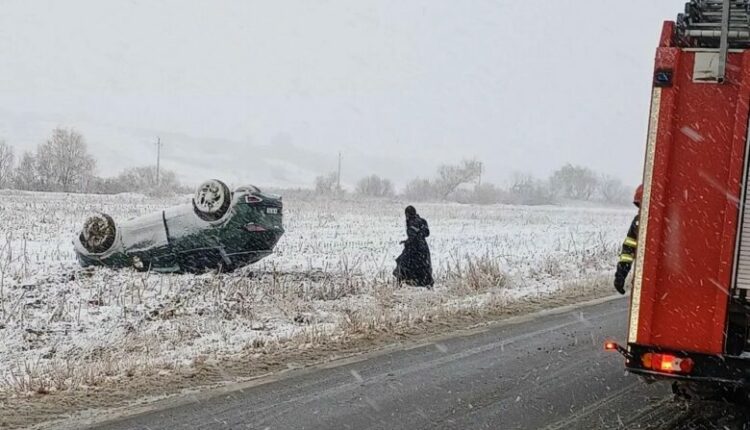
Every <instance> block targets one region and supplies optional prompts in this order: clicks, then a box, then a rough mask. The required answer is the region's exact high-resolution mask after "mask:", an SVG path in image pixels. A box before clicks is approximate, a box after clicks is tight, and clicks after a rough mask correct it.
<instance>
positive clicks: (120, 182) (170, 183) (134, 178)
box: [103, 166, 183, 196]
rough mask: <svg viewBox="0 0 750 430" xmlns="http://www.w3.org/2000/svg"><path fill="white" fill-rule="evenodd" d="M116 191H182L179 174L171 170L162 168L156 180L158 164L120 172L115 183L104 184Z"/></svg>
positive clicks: (159, 194) (170, 192)
mask: <svg viewBox="0 0 750 430" xmlns="http://www.w3.org/2000/svg"><path fill="white" fill-rule="evenodd" d="M103 185H106V186H109V187H111V188H112V189H113V190H114V191H115V192H136V193H143V194H147V195H157V196H161V195H169V194H175V193H177V192H181V191H183V190H182V186H181V185H180V182H179V181H178V180H177V175H176V174H175V173H174V172H173V171H171V170H165V169H163V168H162V169H160V170H159V180H158V182H157V180H156V166H144V167H134V168H131V169H127V170H125V171H124V172H122V173H120V174H119V175H118V176H117V178H116V179H115V181H114V183H109V184H107V183H106V182H105V183H104V184H103Z"/></svg>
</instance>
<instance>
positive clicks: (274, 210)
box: [266, 208, 279, 215]
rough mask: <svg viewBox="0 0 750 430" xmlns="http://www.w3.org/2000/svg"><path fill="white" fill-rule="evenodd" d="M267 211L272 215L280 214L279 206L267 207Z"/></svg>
mask: <svg viewBox="0 0 750 430" xmlns="http://www.w3.org/2000/svg"><path fill="white" fill-rule="evenodd" d="M266 213H267V214H271V215H278V214H279V208H266Z"/></svg>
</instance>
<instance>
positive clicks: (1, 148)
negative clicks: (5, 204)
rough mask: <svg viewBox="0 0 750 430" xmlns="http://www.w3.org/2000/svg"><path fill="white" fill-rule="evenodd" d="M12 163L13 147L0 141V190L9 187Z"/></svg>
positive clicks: (13, 156) (13, 157)
mask: <svg viewBox="0 0 750 430" xmlns="http://www.w3.org/2000/svg"><path fill="white" fill-rule="evenodd" d="M14 162H15V155H14V154H13V147H12V146H10V145H8V144H7V143H5V141H4V140H0V188H6V187H8V186H9V185H10V183H11V179H12V177H13V163H14Z"/></svg>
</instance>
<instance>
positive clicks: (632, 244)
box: [615, 215, 639, 294]
mask: <svg viewBox="0 0 750 430" xmlns="http://www.w3.org/2000/svg"><path fill="white" fill-rule="evenodd" d="M638 217H639V215H636V216H635V218H633V222H632V223H630V229H628V235H627V237H626V238H625V241H624V242H623V243H622V251H621V252H620V261H619V262H618V263H617V271H616V272H615V289H616V290H617V292H619V293H620V294H625V278H627V277H628V273H630V269H631V267H633V263H634V262H635V252H636V249H637V248H638Z"/></svg>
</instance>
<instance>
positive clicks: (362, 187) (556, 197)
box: [315, 160, 634, 205]
mask: <svg viewBox="0 0 750 430" xmlns="http://www.w3.org/2000/svg"><path fill="white" fill-rule="evenodd" d="M482 173H483V164H482V163H481V162H479V161H477V160H464V161H462V162H461V163H458V164H446V165H442V166H439V167H438V169H437V171H436V172H435V175H434V176H433V177H432V178H415V179H413V180H411V181H409V182H408V183H407V184H406V185H405V187H404V188H403V189H402V190H401V192H400V193H397V191H396V189H395V187H394V185H393V183H392V182H391V181H390V180H388V179H385V178H382V177H380V176H378V175H374V174H373V175H369V176H365V177H363V178H361V179H360V180H359V181H357V183H356V186H355V188H354V191H353V194H355V195H359V196H364V197H381V198H382V197H395V196H397V195H399V196H401V197H403V198H405V199H408V200H411V201H453V202H458V203H473V204H497V203H506V204H520V205H544V204H554V203H559V202H561V201H565V200H576V201H589V202H599V203H607V204H626V203H628V202H630V200H631V198H632V192H633V189H634V187H630V186H627V185H625V184H624V183H623V182H622V181H621V180H619V179H617V178H615V177H612V176H610V175H605V174H599V173H597V172H595V171H593V170H592V169H589V168H587V167H583V166H577V165H573V164H570V163H568V164H565V165H564V166H562V167H560V168H559V169H557V170H555V171H554V172H553V173H552V174H551V175H550V176H549V177H548V178H546V179H538V178H535V177H534V176H532V175H529V174H524V173H515V174H513V175H512V177H511V178H510V181H509V183H508V184H507V185H506V186H498V185H496V184H492V183H489V182H482V180H481V178H482ZM337 184H338V181H337V176H336V173H335V172H334V173H330V174H327V175H322V176H318V177H317V178H316V180H315V191H316V192H317V193H319V194H324V195H341V194H344V193H345V191H344V190H342V189H338V188H337Z"/></svg>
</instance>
